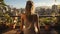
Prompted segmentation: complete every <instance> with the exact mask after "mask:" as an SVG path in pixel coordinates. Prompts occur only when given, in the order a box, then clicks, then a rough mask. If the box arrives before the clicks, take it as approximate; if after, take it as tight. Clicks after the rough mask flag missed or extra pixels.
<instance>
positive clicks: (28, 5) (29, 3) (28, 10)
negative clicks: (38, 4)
mask: <svg viewBox="0 0 60 34" xmlns="http://www.w3.org/2000/svg"><path fill="white" fill-rule="evenodd" d="M25 10H26V11H25V13H28V14H31V11H32V10H33V2H32V1H27V3H26V8H25Z"/></svg>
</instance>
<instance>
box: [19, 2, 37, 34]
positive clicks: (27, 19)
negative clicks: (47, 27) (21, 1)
mask: <svg viewBox="0 0 60 34" xmlns="http://www.w3.org/2000/svg"><path fill="white" fill-rule="evenodd" d="M33 13H34V6H33V2H32V1H27V4H26V8H25V13H24V14H21V28H20V29H21V31H23V32H24V34H36V32H35V26H36V27H37V28H38V17H37V15H35V14H33ZM34 24H35V26H34ZM23 26H25V28H23Z"/></svg>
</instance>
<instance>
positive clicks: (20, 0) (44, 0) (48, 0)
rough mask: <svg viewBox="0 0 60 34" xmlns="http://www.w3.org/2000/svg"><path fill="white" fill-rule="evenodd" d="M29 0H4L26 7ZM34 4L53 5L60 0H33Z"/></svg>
mask: <svg viewBox="0 0 60 34" xmlns="http://www.w3.org/2000/svg"><path fill="white" fill-rule="evenodd" d="M26 1H27V0H4V2H5V4H7V5H10V6H13V7H16V8H25V6H26ZM32 1H33V2H34V6H35V7H37V6H52V5H53V4H59V3H60V0H57V1H56V2H54V0H32Z"/></svg>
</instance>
